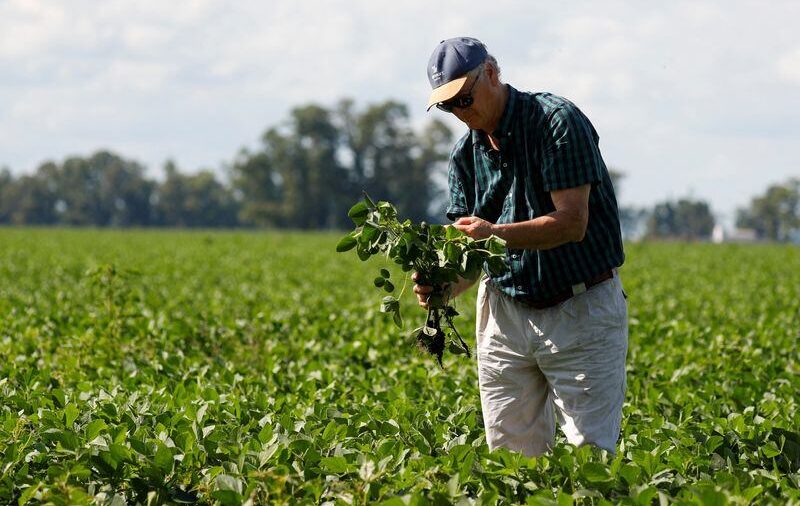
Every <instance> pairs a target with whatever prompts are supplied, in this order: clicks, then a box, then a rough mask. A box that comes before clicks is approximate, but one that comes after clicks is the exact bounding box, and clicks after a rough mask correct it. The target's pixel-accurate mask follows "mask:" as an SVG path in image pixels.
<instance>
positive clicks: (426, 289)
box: [414, 285, 433, 295]
mask: <svg viewBox="0 0 800 506" xmlns="http://www.w3.org/2000/svg"><path fill="white" fill-rule="evenodd" d="M432 291H433V287H432V286H427V285H414V293H416V294H419V295H425V294H428V293H431V292H432Z"/></svg>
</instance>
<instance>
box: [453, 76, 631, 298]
mask: <svg viewBox="0 0 800 506" xmlns="http://www.w3.org/2000/svg"><path fill="white" fill-rule="evenodd" d="M508 88H509V95H508V103H507V104H506V109H505V111H504V113H503V116H502V118H501V120H500V123H499V125H498V127H497V130H496V131H495V132H494V134H493V135H494V137H495V138H497V139H499V140H500V150H499V151H495V150H493V149H492V148H491V147H490V146H489V144H488V139H487V138H486V135H485V134H483V133H482V132H480V131H478V130H471V131H470V132H467V133H466V134H465V135H464V136H463V137H462V138H461V139H459V141H458V142H457V143H456V145H455V147H454V148H453V151H452V153H451V155H450V167H449V184H450V205H449V206H448V208H447V217H448V218H450V219H451V220H455V219H457V218H459V217H461V216H470V215H474V216H478V217H480V218H483V219H485V220H487V221H490V222H492V223H515V222H520V221H527V220H530V219H533V218H536V217H538V216H544V215H546V214H548V213H551V212H553V211H555V207H554V206H553V201H552V199H551V198H550V192H551V191H553V190H561V189H564V188H573V187H576V186H581V185H585V184H591V185H592V190H591V192H590V193H589V223H588V226H587V229H586V236H585V237H584V239H583V240H582V241H581V242H577V243H576V242H570V243H567V244H564V245H561V246H558V247H556V248H553V249H548V250H538V251H537V250H514V249H509V250H508V254H507V255H508V256H507V260H508V265H509V266H510V270H509V271H507V272H506V273H505V274H503V275H502V276H494V277H492V282H493V283H494V285H495V286H496V287H497V288H499V289H501V290H502V291H503V292H505V293H507V294H508V295H510V296H512V297H514V298H515V299H518V300H532V301H542V300H547V299H549V298H552V297H553V296H554V295H556V294H558V293H560V292H563V291H564V290H567V289H569V287H570V286H572V285H574V284H577V283H580V282H582V281H588V280H590V279H592V278H594V277H596V276H598V275H600V274H602V273H603V272H606V271H608V270H609V269H611V268H613V267H618V266H620V265H622V262H623V261H624V259H625V255H624V253H623V250H622V236H621V233H620V226H619V213H618V210H617V200H616V197H615V196H614V188H613V186H612V185H611V179H610V178H609V175H608V170H607V169H606V166H605V163H604V162H603V158H602V156H601V155H600V149H599V147H598V139H599V137H598V135H597V132H596V131H595V129H594V127H593V126H592V124H591V123H590V122H589V119H588V118H586V116H584V114H583V113H582V112H581V111H580V110H579V109H578V108H577V107H576V106H575V105H574V104H573V103H572V102H570V101H568V100H566V99H564V98H561V97H557V96H555V95H551V94H549V93H525V92H519V91H517V90H515V89H514V88H513V87H511V86H508Z"/></svg>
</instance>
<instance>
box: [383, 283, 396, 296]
mask: <svg viewBox="0 0 800 506" xmlns="http://www.w3.org/2000/svg"><path fill="white" fill-rule="evenodd" d="M383 289H384V290H386V291H387V292H389V293H392V292H393V291H394V284H392V282H391V281H389V280H386V282H385V283H384V284H383Z"/></svg>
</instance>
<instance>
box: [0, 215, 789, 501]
mask: <svg viewBox="0 0 800 506" xmlns="http://www.w3.org/2000/svg"><path fill="white" fill-rule="evenodd" d="M338 237H339V236H338V235H337V234H299V233H256V232H253V233H247V232H236V233H234V232H230V233H227V232H202V231H201V232H179V231H131V232H121V231H92V230H79V231H73V230H42V229H0V359H1V360H0V503H2V504H6V503H26V502H27V501H30V502H31V503H52V504H83V503H88V502H92V501H94V502H95V503H98V504H113V505H120V504H125V503H126V502H127V503H129V504H134V503H136V502H140V503H151V504H159V503H165V502H167V503H192V502H197V503H200V504H209V503H214V502H217V503H220V504H226V505H227V504H240V503H242V502H246V501H250V502H251V503H252V504H318V503H329V504H351V503H354V504H365V503H370V504H373V503H378V504H379V503H383V504H388V505H401V504H454V503H458V504H472V503H477V504H517V503H522V504H525V503H528V504H558V505H569V504H573V503H574V504H607V503H622V504H642V505H644V504H659V503H661V504H665V503H667V502H669V503H679V504H703V505H724V504H776V505H778V504H780V505H783V504H800V435H798V433H799V432H800V422H798V420H800V411H799V410H798V400H799V396H798V392H800V363H799V361H798V351H797V350H798V348H797V346H798V338H800V250H799V249H798V248H796V247H794V248H792V247H782V246H767V245H752V246H744V245H741V246H739V245H706V244H692V245H684V244H633V245H628V247H627V254H628V260H627V262H626V264H625V266H624V267H623V268H622V271H621V272H622V279H623V283H624V284H625V287H626V291H627V292H628V294H629V296H630V297H629V300H628V302H629V308H630V315H631V326H630V352H629V377H628V384H629V389H628V396H627V403H626V405H625V411H624V420H623V434H622V437H621V440H620V445H619V450H620V451H619V453H618V454H617V456H616V457H614V456H610V455H607V454H605V453H603V452H596V451H593V450H592V449H590V448H585V447H584V448H573V447H570V446H568V445H566V444H564V442H563V440H561V441H560V442H559V444H558V446H557V448H556V449H555V450H554V451H553V452H552V453H551V454H549V455H546V456H544V457H541V458H538V459H527V458H523V457H522V456H520V455H517V454H513V453H511V452H507V451H496V452H492V453H490V452H488V450H487V448H486V444H485V441H484V437H483V431H482V427H481V414H480V404H479V400H478V391H477V380H476V371H475V365H474V362H472V361H469V360H468V359H466V358H465V357H461V356H454V355H446V358H445V364H444V365H445V367H444V370H440V369H439V368H438V367H437V366H435V364H434V361H433V360H432V359H431V358H429V357H426V356H422V355H420V354H419V353H418V352H416V351H415V349H414V348H413V347H412V345H411V342H412V339H411V338H410V336H409V334H408V332H403V331H400V330H398V329H397V328H396V327H394V326H393V324H392V323H391V321H389V319H387V318H385V316H384V315H383V314H381V313H380V312H379V311H378V309H379V302H380V298H381V293H380V292H379V291H378V290H377V289H375V288H374V287H373V286H372V279H373V278H374V277H375V275H376V273H377V271H378V269H379V268H380V267H383V265H382V264H381V263H380V262H368V263H361V262H359V261H358V259H357V258H356V256H355V254H353V253H352V252H350V253H347V254H336V253H335V252H334V245H335V244H336V241H337V239H338ZM400 275H401V273H400V272H399V271H398V270H396V269H392V276H393V278H398V279H399V276H400ZM396 284H397V285H398V290H399V289H400V287H401V286H402V282H400V283H396ZM403 299H404V300H403V314H404V317H405V319H406V330H407V331H410V330H411V329H412V328H413V327H415V326H417V324H418V323H419V322H420V321H421V320H422V319H423V318H424V313H423V312H422V311H421V310H419V309H418V308H415V307H414V306H413V305H412V298H411V293H410V287H408V288H407V289H406V294H405V296H404V298H403ZM473 303H474V291H473V292H470V293H469V294H467V295H466V296H465V298H464V300H462V301H460V302H459V304H458V307H459V310H460V311H461V312H462V316H461V317H459V319H458V321H459V325H460V330H462V332H463V334H464V335H465V337H467V340H468V342H469V344H470V345H471V346H472V345H474V336H473V330H472V328H473V323H474V308H473Z"/></svg>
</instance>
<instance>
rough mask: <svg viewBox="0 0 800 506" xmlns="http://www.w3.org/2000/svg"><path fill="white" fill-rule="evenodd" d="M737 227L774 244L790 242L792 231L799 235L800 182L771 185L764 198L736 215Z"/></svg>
mask: <svg viewBox="0 0 800 506" xmlns="http://www.w3.org/2000/svg"><path fill="white" fill-rule="evenodd" d="M736 225H737V226H739V227H742V228H752V229H753V230H755V231H756V233H757V234H758V236H759V237H760V238H763V239H770V240H773V241H788V240H789V239H791V235H792V233H793V232H794V233H795V234H798V233H800V232H798V231H800V179H798V178H793V179H790V180H789V181H787V182H786V183H783V184H775V185H772V186H770V187H769V188H767V191H766V192H764V195H759V196H757V197H754V198H753V199H752V201H751V202H750V205H749V206H748V207H747V208H744V209H740V210H739V211H738V212H737V216H736ZM798 237H800V236H798Z"/></svg>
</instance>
